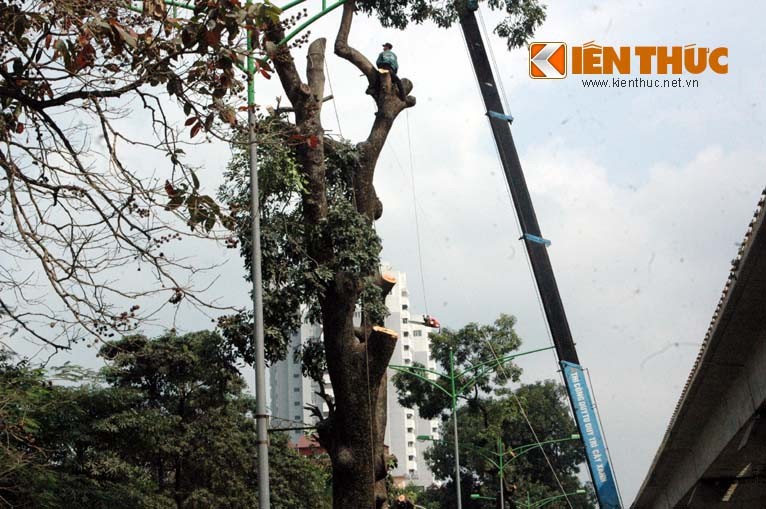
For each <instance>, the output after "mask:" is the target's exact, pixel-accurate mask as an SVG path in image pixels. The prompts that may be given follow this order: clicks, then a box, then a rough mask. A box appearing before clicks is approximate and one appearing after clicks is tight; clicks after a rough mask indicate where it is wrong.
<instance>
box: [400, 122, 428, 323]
mask: <svg viewBox="0 0 766 509" xmlns="http://www.w3.org/2000/svg"><path fill="white" fill-rule="evenodd" d="M404 113H405V118H406V120H407V148H408V149H409V152H410V182H411V187H412V209H413V211H414V212H415V239H416V240H417V249H418V267H419V269H420V288H421V291H422V292H423V306H424V307H425V310H426V314H427V315H429V316H430V314H431V313H430V312H429V311H428V296H427V295H426V280H425V275H424V271H423V252H422V249H421V245H420V219H419V218H418V194H417V192H416V190H415V165H414V163H413V157H412V136H411V135H410V111H409V109H408V110H405V112H404Z"/></svg>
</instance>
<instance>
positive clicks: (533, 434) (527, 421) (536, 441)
mask: <svg viewBox="0 0 766 509" xmlns="http://www.w3.org/2000/svg"><path fill="white" fill-rule="evenodd" d="M485 341H486V342H487V346H489V350H490V352H492V357H494V358H495V362H497V365H498V368H499V369H500V371H502V373H503V376H504V377H505V381H506V383H507V382H510V381H511V380H512V379H511V377H510V376H509V375H508V372H507V371H506V370H505V366H503V364H502V363H501V362H500V359H499V358H498V357H497V354H496V353H495V349H494V347H493V346H492V343H490V342H489V338H487V339H485ZM510 392H511V396H513V399H515V400H516V404H517V405H518V406H519V410H520V411H521V415H522V417H524V420H525V421H526V423H527V426H528V427H529V431H531V432H532V436H533V437H534V439H535V444H537V447H539V448H540V451H541V452H542V453H543V457H544V458H545V462H546V463H547V464H548V468H550V469H551V473H552V474H553V478H554V479H556V484H558V485H559V489H560V490H561V493H562V495H563V496H564V500H566V501H567V504H568V505H569V507H570V508H572V502H571V501H570V500H569V497H568V496H567V492H566V490H565V489H564V485H563V484H561V480H560V479H559V476H558V475H557V474H556V469H555V468H553V463H551V459H550V458H549V457H548V453H546V452H545V448H544V447H543V445H542V444H541V443H540V438H539V437H538V435H537V432H536V431H535V428H534V426H532V422H531V421H530V420H529V416H528V415H527V412H526V410H524V405H523V404H522V403H521V399H520V398H519V396H518V395H517V394H516V392H514V391H513V390H511V391H510Z"/></svg>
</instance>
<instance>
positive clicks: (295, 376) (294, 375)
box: [293, 373, 301, 378]
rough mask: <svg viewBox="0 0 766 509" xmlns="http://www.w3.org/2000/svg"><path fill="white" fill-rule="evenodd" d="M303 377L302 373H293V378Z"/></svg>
mask: <svg viewBox="0 0 766 509" xmlns="http://www.w3.org/2000/svg"><path fill="white" fill-rule="evenodd" d="M300 376H301V374H300V373H293V378H299V377H300Z"/></svg>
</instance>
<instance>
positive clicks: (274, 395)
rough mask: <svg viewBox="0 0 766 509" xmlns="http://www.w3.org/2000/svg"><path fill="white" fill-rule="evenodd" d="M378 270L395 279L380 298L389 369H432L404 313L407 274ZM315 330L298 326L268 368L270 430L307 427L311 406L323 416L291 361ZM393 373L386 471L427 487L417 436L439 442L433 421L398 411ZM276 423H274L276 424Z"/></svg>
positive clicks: (417, 330) (311, 385)
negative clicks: (394, 337) (393, 338)
mask: <svg viewBox="0 0 766 509" xmlns="http://www.w3.org/2000/svg"><path fill="white" fill-rule="evenodd" d="M381 271H382V272H383V273H386V274H391V275H393V276H394V277H395V278H396V285H395V286H394V288H393V289H392V290H391V293H390V294H389V295H388V297H387V298H386V306H387V307H388V310H389V313H390V314H389V316H388V317H387V318H386V322H385V326H386V327H387V328H389V329H392V330H394V331H396V332H397V333H398V335H399V341H397V344H396V349H395V350H394V354H393V356H392V357H391V364H394V365H402V366H408V365H412V364H413V363H415V362H418V363H420V364H423V365H425V366H427V367H428V368H430V369H436V365H435V363H434V362H433V360H431V356H430V349H429V331H430V330H431V329H429V328H428V327H425V325H424V324H423V323H422V322H423V317H422V315H420V314H417V313H414V312H412V311H411V309H410V299H409V291H408V289H407V275H406V274H405V273H403V272H398V271H396V270H393V269H392V268H391V267H390V266H385V265H384V266H383V267H381ZM321 333H322V329H321V327H320V326H318V325H315V324H303V325H302V326H301V329H300V331H297V332H296V333H295V334H293V335H292V337H291V338H290V346H289V347H288V355H287V359H285V360H284V361H281V362H278V363H276V364H274V365H273V366H272V367H271V368H270V380H271V415H272V418H273V419H274V422H275V427H280V428H284V427H293V426H294V427H298V426H300V425H301V424H300V423H306V424H313V423H315V421H316V420H315V418H314V416H313V415H312V414H311V412H310V411H309V410H307V409H305V406H306V405H314V406H316V407H318V408H321V409H322V410H323V412H325V413H326V412H327V405H326V404H325V403H324V401H322V399H321V398H320V397H319V396H318V395H317V394H316V393H317V392H318V387H317V384H316V383H315V382H313V381H312V380H310V379H308V378H304V377H303V376H302V375H301V369H300V363H298V362H295V359H294V357H293V352H295V350H296V349H298V348H300V345H301V344H302V343H306V342H308V341H311V340H317V339H319V337H320V335H321ZM395 373H396V372H395V371H393V370H391V369H389V370H388V377H389V382H388V426H387V427H386V445H388V446H389V450H390V452H391V454H393V455H395V456H396V458H397V467H396V468H395V469H394V470H393V471H392V472H391V475H392V476H393V477H394V480H395V482H397V484H401V485H405V484H409V483H412V484H415V485H418V486H429V485H431V484H432V483H433V482H434V479H433V475H432V474H431V472H430V470H429V469H428V466H427V465H426V462H425V457H424V455H423V453H424V452H425V450H426V449H428V448H429V447H430V446H431V442H430V441H424V442H418V440H417V436H418V435H428V436H430V437H431V438H432V439H434V440H438V439H439V438H440V437H439V422H438V420H425V419H421V418H420V417H419V416H418V412H417V409H414V408H404V407H402V406H401V405H400V404H399V402H398V401H397V399H396V390H395V389H394V386H393V384H392V383H391V377H392V376H393V375H394V374H395ZM325 381H326V382H327V383H326V387H327V392H328V393H330V394H331V393H332V389H331V387H330V384H329V378H327V375H326V378H325ZM277 423H278V424H277ZM290 435H291V439H292V440H293V441H296V440H297V438H298V437H299V436H300V435H301V432H300V431H294V432H291V434H290Z"/></svg>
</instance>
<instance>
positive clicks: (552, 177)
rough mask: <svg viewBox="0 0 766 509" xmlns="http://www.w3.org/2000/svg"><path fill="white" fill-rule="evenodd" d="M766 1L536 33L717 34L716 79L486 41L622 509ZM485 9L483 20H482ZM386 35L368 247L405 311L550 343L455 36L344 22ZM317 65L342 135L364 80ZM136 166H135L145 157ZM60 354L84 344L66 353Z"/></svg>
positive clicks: (750, 126)
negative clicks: (385, 79)
mask: <svg viewBox="0 0 766 509" xmlns="http://www.w3.org/2000/svg"><path fill="white" fill-rule="evenodd" d="M315 3H317V4H318V2H315ZM765 11H766V9H764V7H763V6H762V5H761V4H760V3H756V2H752V3H746V2H731V3H729V4H726V5H723V4H721V3H720V2H712V1H695V2H691V1H682V2H673V3H669V2H661V1H659V0H644V1H640V2H639V1H631V2H629V1H615V2H555V1H550V2H548V20H547V21H546V22H545V24H544V25H543V26H542V27H541V29H540V30H539V31H538V34H537V36H536V37H535V39H536V40H540V41H564V42H567V43H569V44H572V45H580V44H583V43H586V42H588V41H591V40H595V41H596V42H597V43H599V44H604V45H606V44H609V45H631V46H636V45H686V44H692V43H696V44H697V45H698V46H707V47H715V46H727V47H728V48H729V73H728V74H727V75H715V74H712V73H706V74H702V75H701V76H699V79H700V81H701V86H700V87H699V88H697V89H689V88H685V89H587V88H584V87H583V86H582V85H581V83H580V81H579V79H578V78H577V77H575V76H570V77H569V78H567V79H565V80H557V81H547V82H541V81H535V80H532V79H530V78H529V76H528V74H527V52H526V49H520V50H515V51H513V52H511V53H509V52H507V51H506V49H505V47H504V43H503V42H502V41H500V40H499V39H498V38H497V37H494V36H493V37H492V40H491V44H492V46H493V48H494V53H495V56H496V57H497V60H498V68H499V74H500V76H499V77H500V78H501V79H502V81H503V83H504V86H505V90H506V92H507V99H508V102H509V104H510V107H511V111H512V113H513V115H514V117H515V118H516V120H515V122H514V125H513V133H514V136H515V139H516V144H517V149H518V151H519V154H520V157H521V161H522V165H523V167H524V170H525V173H526V176H527V181H528V183H529V187H530V189H531V192H532V198H533V200H534V203H535V206H536V207H537V215H538V219H539V222H540V225H541V228H542V231H543V234H544V236H545V237H546V238H549V239H551V240H552V242H553V244H552V246H551V247H550V249H549V252H550V256H551V259H552V262H553V267H554V270H555V272H556V277H557V279H558V281H559V285H560V289H561V293H562V297H563V301H564V305H565V308H566V310H567V313H568V316H569V319H570V325H571V329H572V331H573V334H574V336H575V338H576V340H577V347H578V351H579V354H580V359H581V361H582V364H583V365H584V366H585V367H586V368H589V370H590V374H591V378H592V381H593V385H594V392H595V396H596V398H597V400H598V403H599V410H600V413H601V417H602V420H603V428H604V431H605V433H606V435H607V438H608V440H609V446H610V449H611V453H612V459H613V468H614V470H615V471H616V475H617V477H618V480H619V481H620V486H621V490H622V494H623V497H624V500H625V502H626V503H630V502H631V501H632V500H633V497H634V495H635V493H636V491H637V489H638V487H639V486H640V483H641V481H642V480H643V476H644V474H645V473H646V470H647V468H648V466H649V464H650V462H651V459H652V457H653V455H654V452H655V451H656V448H657V446H658V445H659V442H660V440H661V437H662V434H663V433H664V431H665V427H666V426H667V424H668V421H669V418H670V416H671V414H672V411H673V408H674V406H675V404H676V402H677V400H678V397H679V395H680V391H681V389H682V387H683V385H684V383H685V381H686V377H687V375H688V373H689V370H690V369H691V366H692V363H693V360H694V358H695V356H696V354H697V352H698V349H699V345H700V343H701V342H702V340H703V338H704V334H705V331H706V329H707V327H708V324H709V321H710V317H711V315H712V313H713V310H714V308H715V305H716V303H717V301H718V298H719V296H720V293H721V290H722V288H723V285H724V283H725V281H726V277H727V273H728V266H729V261H730V260H731V259H732V258H733V257H734V256H735V254H736V250H737V247H736V244H737V243H738V242H739V241H740V240H741V239H742V237H743V234H744V232H745V229H746V227H747V224H748V221H749V219H750V217H751V214H752V211H753V209H754V208H755V205H756V202H757V199H758V196H759V194H760V192H761V190H762V189H763V187H764V185H766V150H765V149H764V141H765V140H764V132H766V131H765V130H764V120H765V119H766V112H765V110H764V104H763V99H764V96H763V92H762V90H763V88H764V80H765V78H766V76H764V68H763V62H764V59H763V57H762V53H761V52H762V51H763V49H764V48H765V47H766V35H764V31H763V27H762V25H763V23H762V20H763V18H764V14H766V12H765ZM485 17H486V18H487V22H488V24H489V22H490V20H491V18H492V16H491V15H490V14H489V13H486V12H485ZM337 19H338V13H335V14H334V15H330V16H329V17H328V18H327V19H325V20H323V21H322V22H320V23H318V24H317V25H316V26H315V27H314V28H313V29H312V36H314V37H316V36H319V35H323V36H327V37H333V36H334V34H335V30H336V24H337ZM385 41H390V42H392V43H393V45H394V51H395V52H397V54H398V55H399V60H400V66H401V67H400V75H401V76H404V77H408V78H410V79H411V80H412V81H413V82H414V83H415V89H414V90H413V92H412V93H413V95H415V96H416V97H417V98H418V105H417V106H416V107H415V108H413V109H411V110H409V111H408V112H407V114H403V115H402V116H401V117H400V118H399V120H398V121H397V124H396V126H395V127H394V129H393V132H392V134H391V138H390V142H389V144H388V146H387V147H386V149H385V150H384V153H383V157H382V158H381V161H380V164H379V167H378V171H377V175H376V179H377V180H376V184H377V187H378V193H379V195H380V197H381V199H382V200H383V203H384V215H383V218H382V220H381V221H380V222H379V224H378V232H379V233H380V235H381V237H382V238H383V242H384V252H383V258H384V259H385V260H386V261H388V262H389V263H391V264H392V265H394V266H396V267H398V268H399V269H400V270H403V271H406V272H407V273H408V278H409V281H410V286H412V292H411V295H412V298H413V299H414V302H415V303H416V306H413V307H418V308H420V309H422V310H425V302H424V297H426V298H427V300H428V311H429V312H430V313H431V314H433V315H435V316H437V317H438V318H439V319H440V320H441V323H442V324H443V325H446V326H448V327H460V326H462V325H464V324H465V323H467V322H470V321H478V322H488V321H491V320H493V319H494V318H495V317H496V316H497V315H498V314H499V313H501V312H505V313H511V314H514V315H516V316H517V317H518V319H519V326H518V329H519V331H520V332H521V334H522V336H523V337H524V339H525V348H528V349H531V348H535V347H540V346H545V345H547V344H548V339H547V336H546V329H545V325H544V321H543V317H542V313H541V311H540V308H539V305H538V302H537V297H536V293H535V290H534V287H533V284H532V279H531V276H530V273H529V270H528V267H527V263H526V258H525V255H524V252H523V245H522V244H521V243H520V242H519V241H518V240H517V239H518V237H519V233H518V230H517V227H516V222H515V221H516V220H515V216H514V212H513V208H512V206H511V203H510V200H509V198H508V194H507V191H506V185H505V182H504V178H503V174H502V170H501V168H500V165H499V162H498V160H497V157H496V155H495V149H494V146H493V141H492V137H491V133H490V130H489V127H488V125H487V122H486V119H485V117H484V110H483V106H482V103H481V99H480V96H479V94H478V89H477V86H476V84H475V81H474V77H473V73H472V70H471V68H470V63H469V60H468V57H467V53H466V51H465V49H464V45H463V41H462V36H461V33H460V31H459V29H457V28H453V29H450V30H438V29H437V28H435V27H433V26H421V27H413V28H412V29H411V30H408V31H407V32H406V33H399V32H395V31H391V30H385V29H383V28H381V27H380V26H379V25H378V24H377V23H376V22H375V21H374V20H361V21H360V22H358V23H357V24H356V25H355V27H354V29H353V30H352V33H351V43H352V44H353V45H355V46H356V47H357V48H358V49H360V50H362V51H364V52H365V53H366V54H367V55H368V56H369V57H370V58H374V57H375V55H376V54H377V52H378V51H379V47H380V44H381V43H382V42H385ZM329 46H330V47H331V45H329ZM299 54H300V52H299ZM298 60H299V62H302V60H303V57H300V58H299V59H298ZM328 65H329V68H330V77H331V79H332V82H333V85H334V94H335V97H336V101H335V102H334V104H332V103H327V104H326V105H325V108H324V124H325V127H326V128H327V129H331V130H336V129H337V125H336V120H335V114H334V111H333V107H337V108H338V114H339V116H340V121H341V128H342V130H343V134H344V135H345V136H346V137H348V138H350V139H352V140H354V141H358V140H360V139H361V138H362V137H363V136H364V135H365V134H366V131H367V129H368V128H369V126H370V124H371V122H372V120H373V113H374V107H373V104H372V102H371V101H370V100H369V98H367V97H366V96H365V95H364V87H365V84H364V81H363V78H361V77H359V73H358V72H357V71H356V70H355V69H354V68H352V67H351V66H350V65H349V64H347V63H345V62H343V61H341V60H339V59H337V58H335V57H331V58H330V59H329V62H328ZM272 81H275V80H272ZM258 86H259V90H258V98H257V101H258V102H259V103H260V104H262V105H266V104H270V103H273V100H274V97H275V96H276V95H278V94H279V91H278V89H277V88H276V84H275V83H273V82H266V81H263V80H262V81H261V82H259V85H258ZM135 128H137V129H138V128H140V126H138V125H136V126H135ZM408 131H409V136H408ZM410 147H411V150H412V161H413V165H412V171H413V172H414V178H415V186H416V189H417V206H418V214H419V220H420V227H421V241H422V245H423V252H422V261H423V268H424V270H423V278H424V280H425V295H423V291H422V289H421V288H420V285H419V279H420V271H419V262H418V258H417V251H416V242H417V241H416V237H415V228H414V209H413V195H412V186H411V180H410V179H411V175H410ZM190 157H196V158H198V160H199V161H200V162H201V164H204V166H205V168H204V170H203V172H202V174H201V177H202V178H203V180H204V181H206V182H208V184H209V185H212V184H213V183H218V182H220V175H221V173H222V171H223V169H224V166H225V163H226V161H227V158H228V148H227V147H225V146H223V145H221V144H216V143H213V144H210V145H208V146H206V147H204V150H197V151H194V152H192V153H190ZM143 164H144V165H145V166H146V168H147V169H148V170H151V169H152V168H153V166H152V165H153V164H157V165H158V164H160V163H159V162H157V163H155V162H153V161H148V162H144V163H143ZM159 168H160V166H156V167H154V169H157V170H158V171H159ZM211 188H212V186H211ZM198 246H199V247H198V248H197V247H193V248H190V247H189V246H188V245H187V246H186V249H187V250H188V251H189V252H194V253H196V254H195V256H197V257H198V258H199V259H200V260H202V261H205V260H206V261H210V262H220V261H225V260H228V261H227V262H226V265H225V266H224V267H223V268H222V269H221V271H220V274H219V275H220V277H221V279H220V281H219V282H218V283H217V284H216V285H215V286H214V287H213V288H212V289H211V290H210V291H211V292H212V293H211V294H212V295H220V296H221V297H222V298H224V299H226V300H229V301H231V302H235V303H240V304H241V305H244V304H246V302H247V294H246V290H247V287H246V285H245V283H244V282H243V281H242V280H241V275H242V269H241V262H240V260H239V259H238V256H237V253H236V252H235V251H231V250H225V249H222V248H219V247H215V246H212V245H210V244H209V243H199V244H198ZM126 274H128V272H126ZM216 292H218V293H216ZM179 316H180V319H179V323H181V324H183V326H184V327H185V328H186V329H188V330H194V329H198V328H203V327H208V326H209V324H210V320H209V318H206V317H203V316H199V315H198V314H196V313H195V312H193V311H191V310H188V309H185V310H182V311H181V314H180V315H179ZM166 318H167V322H169V321H170V319H171V317H170V316H168V317H166ZM76 358H78V359H83V360H87V359H88V358H89V357H88V356H87V354H84V353H82V352H78V353H77V354H76ZM521 365H522V367H524V368H525V369H526V373H527V375H526V378H525V380H526V381H530V380H535V379H540V378H557V377H558V374H557V372H556V363H555V360H554V358H553V356H552V355H548V354H546V355H541V356H539V357H537V358H534V359H532V358H527V360H525V361H524V362H523V363H522V364H521Z"/></svg>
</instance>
